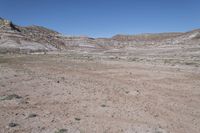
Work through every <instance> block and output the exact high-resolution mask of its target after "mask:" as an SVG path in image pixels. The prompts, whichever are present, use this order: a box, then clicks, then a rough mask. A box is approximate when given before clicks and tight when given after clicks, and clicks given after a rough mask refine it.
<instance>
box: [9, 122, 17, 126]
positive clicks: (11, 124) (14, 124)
mask: <svg viewBox="0 0 200 133" xmlns="http://www.w3.org/2000/svg"><path fill="white" fill-rule="evenodd" d="M8 126H9V127H16V126H18V124H17V123H13V122H11V123H9V124H8Z"/></svg>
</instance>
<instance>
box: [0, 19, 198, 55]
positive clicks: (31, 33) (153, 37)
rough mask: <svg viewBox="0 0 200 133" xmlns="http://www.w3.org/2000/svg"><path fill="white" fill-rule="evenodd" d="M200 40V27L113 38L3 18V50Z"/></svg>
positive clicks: (0, 41) (0, 44)
mask: <svg viewBox="0 0 200 133" xmlns="http://www.w3.org/2000/svg"><path fill="white" fill-rule="evenodd" d="M199 42H200V30H194V31H190V32H186V33H160V34H140V35H116V36H113V37H112V38H96V39H95V38H90V37H81V36H79V37H78V36H77V37H74V36H64V35H62V34H60V33H58V32H56V31H53V30H50V29H47V28H44V27H41V26H28V27H22V26H18V25H15V24H13V23H12V22H11V21H9V20H5V19H2V18H0V52H1V53H7V52H19V53H29V52H40V51H64V50H69V49H70V50H76V49H79V50H110V49H116V48H118V49H121V48H127V47H134V46H135V45H137V46H138V45H140V46H143V45H154V44H157V45H164V44H186V43H187V44H190V43H191V44H193V43H199Z"/></svg>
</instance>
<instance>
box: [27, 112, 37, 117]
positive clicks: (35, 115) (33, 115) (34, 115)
mask: <svg viewBox="0 0 200 133" xmlns="http://www.w3.org/2000/svg"><path fill="white" fill-rule="evenodd" d="M34 117H37V114H34V113H32V114H29V116H28V118H34Z"/></svg>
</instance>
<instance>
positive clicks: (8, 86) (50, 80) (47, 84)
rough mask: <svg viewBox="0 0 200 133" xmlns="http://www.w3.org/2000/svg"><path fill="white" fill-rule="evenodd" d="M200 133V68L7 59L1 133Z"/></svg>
mask: <svg viewBox="0 0 200 133" xmlns="http://www.w3.org/2000/svg"><path fill="white" fill-rule="evenodd" d="M67 132H68V133H200V71H199V67H198V66H196V67H195V66H192V67H190V66H189V65H187V66H170V65H164V64H163V65H162V64H159V63H157V64H149V63H140V62H134V61H125V60H111V59H108V60H106V59H103V60H101V59H90V58H89V57H88V58H84V59H79V58H72V57H71V56H70V57H69V56H66V55H56V54H55V55H53V54H52V55H1V56H0V133H67Z"/></svg>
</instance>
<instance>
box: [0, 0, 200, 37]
mask: <svg viewBox="0 0 200 133" xmlns="http://www.w3.org/2000/svg"><path fill="white" fill-rule="evenodd" d="M0 17H4V18H6V19H10V20H12V21H13V22H14V23H16V24H18V25H22V26H27V25H40V26H45V27H48V28H51V29H54V30H56V31H59V32H61V33H63V34H66V35H88V36H91V37H110V36H113V35H115V34H119V33H120V34H137V33H150V32H153V33H155V32H170V31H187V30H192V29H195V28H200V0H0Z"/></svg>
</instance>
